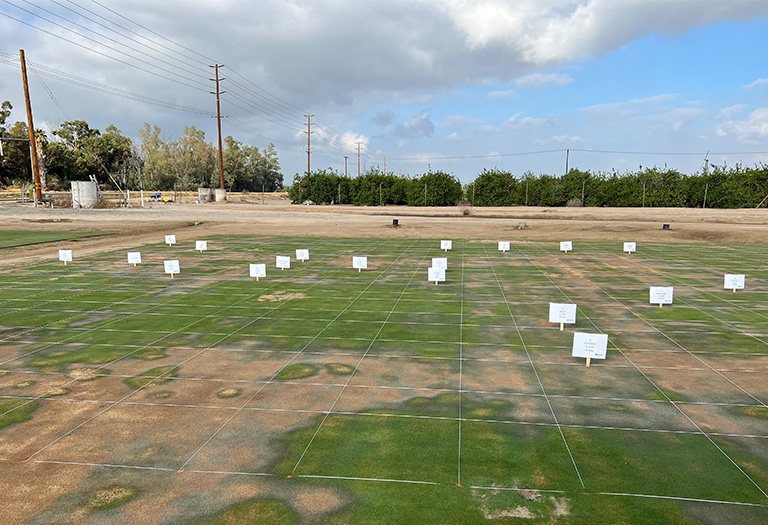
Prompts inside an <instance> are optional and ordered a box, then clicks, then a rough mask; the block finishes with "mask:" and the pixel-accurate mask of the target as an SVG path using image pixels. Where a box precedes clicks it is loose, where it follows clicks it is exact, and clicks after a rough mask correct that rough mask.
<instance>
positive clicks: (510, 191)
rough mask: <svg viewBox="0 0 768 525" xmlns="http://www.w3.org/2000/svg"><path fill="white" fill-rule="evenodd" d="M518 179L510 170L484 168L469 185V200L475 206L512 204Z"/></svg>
mask: <svg viewBox="0 0 768 525" xmlns="http://www.w3.org/2000/svg"><path fill="white" fill-rule="evenodd" d="M516 186H517V180H516V179H515V177H514V176H513V175H512V174H511V173H510V172H508V171H501V170H498V169H495V168H494V169H492V170H487V169H486V170H483V171H482V173H480V175H478V176H477V178H476V179H475V181H474V182H473V183H472V186H470V187H468V188H467V190H468V192H471V193H469V194H468V200H469V201H470V202H471V203H472V204H473V205H474V206H511V205H512V204H513V202H514V191H515V187H516Z"/></svg>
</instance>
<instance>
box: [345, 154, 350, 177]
mask: <svg viewBox="0 0 768 525" xmlns="http://www.w3.org/2000/svg"><path fill="white" fill-rule="evenodd" d="M348 158H349V157H347V156H346V155H344V176H345V177H349V175H347V159H348Z"/></svg>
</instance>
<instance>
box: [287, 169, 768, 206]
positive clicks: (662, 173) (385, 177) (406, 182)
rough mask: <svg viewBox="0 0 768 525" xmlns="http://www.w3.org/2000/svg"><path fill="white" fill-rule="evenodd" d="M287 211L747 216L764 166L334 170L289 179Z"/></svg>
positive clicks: (765, 187)
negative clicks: (597, 209)
mask: <svg viewBox="0 0 768 525" xmlns="http://www.w3.org/2000/svg"><path fill="white" fill-rule="evenodd" d="M289 196H290V198H291V200H292V202H294V203H301V202H307V201H311V202H313V203H316V204H334V203H335V204H353V205H357V206H379V205H387V204H400V205H407V206H455V205H457V204H461V203H465V204H469V205H473V206H626V207H643V206H648V207H689V208H701V207H707V208H745V207H746V208H748V207H756V206H758V205H760V204H762V203H764V200H765V201H768V199H766V196H768V166H765V165H763V164H760V165H759V166H755V167H753V168H749V167H744V166H742V165H741V164H737V165H736V166H734V167H727V166H712V167H711V168H709V169H707V170H706V171H704V172H703V173H695V174H692V175H686V174H683V173H680V172H679V171H677V170H674V169H670V168H663V169H662V168H657V167H652V168H644V169H640V170H638V171H636V172H629V171H628V172H625V173H618V172H615V171H614V172H609V173H605V172H597V173H593V172H591V171H582V170H578V169H571V170H570V171H569V172H568V173H567V174H565V175H561V176H553V175H548V174H533V173H531V172H526V173H524V174H523V175H522V176H519V177H518V176H515V175H513V174H512V173H511V172H509V171H504V170H499V169H492V170H488V169H486V170H483V171H482V172H481V173H480V174H479V175H478V176H477V177H476V178H475V180H474V181H472V182H471V183H469V184H466V185H464V186H462V185H461V183H460V182H459V181H458V179H457V178H456V177H454V176H453V175H450V174H448V173H445V172H442V171H435V172H433V171H429V172H428V173H426V174H423V175H417V176H415V177H410V176H409V177H397V176H396V175H394V174H389V173H387V174H384V173H382V172H381V171H379V170H378V168H375V167H374V168H371V169H369V170H368V171H367V172H365V173H363V174H362V175H361V176H360V177H357V178H347V177H345V176H343V175H341V174H339V173H337V172H335V171H333V170H319V171H313V172H310V173H305V174H303V175H299V174H297V175H296V176H295V177H294V181H293V185H292V186H291V187H290V188H289Z"/></svg>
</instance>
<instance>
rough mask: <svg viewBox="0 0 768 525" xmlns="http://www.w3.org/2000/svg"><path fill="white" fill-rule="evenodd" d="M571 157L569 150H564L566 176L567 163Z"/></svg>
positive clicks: (566, 172) (566, 171)
mask: <svg viewBox="0 0 768 525" xmlns="http://www.w3.org/2000/svg"><path fill="white" fill-rule="evenodd" d="M570 157H571V150H570V149H567V150H565V174H566V175H568V161H569V160H570Z"/></svg>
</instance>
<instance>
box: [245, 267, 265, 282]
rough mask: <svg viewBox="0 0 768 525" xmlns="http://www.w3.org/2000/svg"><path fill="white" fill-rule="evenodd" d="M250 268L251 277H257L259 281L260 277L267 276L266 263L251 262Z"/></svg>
mask: <svg viewBox="0 0 768 525" xmlns="http://www.w3.org/2000/svg"><path fill="white" fill-rule="evenodd" d="M249 268H250V272H251V277H256V280H257V281H258V280H259V277H266V276H267V265H266V264H251V265H250V267H249Z"/></svg>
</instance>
